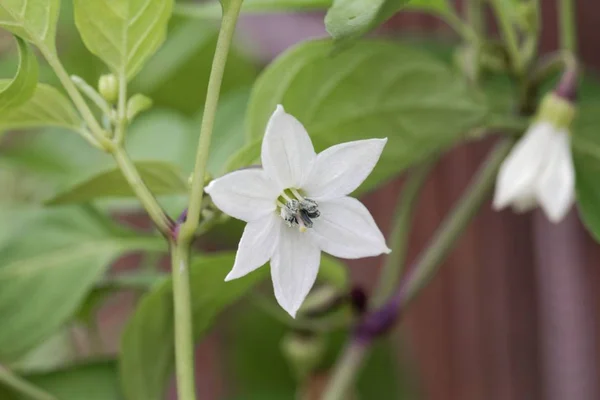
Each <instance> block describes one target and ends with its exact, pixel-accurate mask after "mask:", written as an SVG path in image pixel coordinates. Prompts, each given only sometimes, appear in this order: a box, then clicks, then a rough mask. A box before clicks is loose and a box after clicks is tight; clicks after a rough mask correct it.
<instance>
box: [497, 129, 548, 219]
mask: <svg viewBox="0 0 600 400" xmlns="http://www.w3.org/2000/svg"><path fill="white" fill-rule="evenodd" d="M553 134H554V128H553V127H552V125H551V124H549V123H545V122H543V123H536V124H534V125H532V126H531V128H529V131H528V132H527V133H526V134H525V136H524V137H523V138H522V139H521V140H520V141H519V142H518V143H517V144H516V145H515V147H514V149H513V150H512V151H511V153H510V154H509V155H508V157H506V159H505V160H504V162H503V163H502V166H501V167H500V172H499V173H498V178H497V180H496V193H495V194H494V208H495V209H497V210H498V209H501V208H504V207H506V206H507V205H508V204H510V203H512V202H514V201H515V200H517V199H518V198H526V197H530V196H531V194H532V193H534V191H535V182H536V181H537V178H538V177H539V175H540V173H541V172H542V169H543V167H544V165H545V160H547V155H548V154H547V151H548V147H549V146H550V144H551V138H552V135H553Z"/></svg>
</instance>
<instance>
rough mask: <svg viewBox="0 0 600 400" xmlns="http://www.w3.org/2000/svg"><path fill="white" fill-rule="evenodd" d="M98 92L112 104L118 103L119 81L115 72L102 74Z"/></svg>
mask: <svg viewBox="0 0 600 400" xmlns="http://www.w3.org/2000/svg"><path fill="white" fill-rule="evenodd" d="M98 92H100V94H101V95H102V97H104V100H106V101H108V102H109V103H111V104H114V103H116V101H117V99H118V98H119V81H118V80H117V77H116V76H114V75H113V74H107V75H102V76H101V77H100V80H99V81H98Z"/></svg>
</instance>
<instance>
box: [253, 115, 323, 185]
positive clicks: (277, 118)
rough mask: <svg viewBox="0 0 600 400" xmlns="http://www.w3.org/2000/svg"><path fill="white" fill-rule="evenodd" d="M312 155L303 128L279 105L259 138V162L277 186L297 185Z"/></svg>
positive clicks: (313, 154) (313, 150)
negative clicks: (260, 141) (263, 135)
mask: <svg viewBox="0 0 600 400" xmlns="http://www.w3.org/2000/svg"><path fill="white" fill-rule="evenodd" d="M315 157H316V154H315V149H314V148H313V145H312V142H311V141H310V137H309V136H308V133H307V132H306V129H304V127H303V126H302V124H301V123H300V122H299V121H298V120H297V119H296V118H294V117H293V116H291V115H290V114H287V113H286V112H285V110H284V109H283V107H282V106H281V105H278V106H277V109H276V110H275V112H274V113H273V115H272V116H271V119H270V120H269V123H268V124H267V130H266V132H265V137H264V139H263V142H262V150H261V159H262V166H263V168H264V170H265V172H266V173H267V175H268V176H269V177H271V179H273V180H274V181H275V182H277V184H278V185H279V189H286V188H289V187H293V188H299V187H300V184H301V183H302V180H303V177H304V175H305V171H307V170H308V168H309V167H310V165H311V163H312V161H313V159H314V158H315Z"/></svg>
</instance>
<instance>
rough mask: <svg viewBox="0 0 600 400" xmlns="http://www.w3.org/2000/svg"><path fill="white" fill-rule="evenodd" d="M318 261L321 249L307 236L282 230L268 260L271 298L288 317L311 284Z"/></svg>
mask: <svg viewBox="0 0 600 400" xmlns="http://www.w3.org/2000/svg"><path fill="white" fill-rule="evenodd" d="M320 262H321V250H319V248H318V247H317V246H316V245H315V244H314V243H313V241H312V240H311V238H310V236H309V235H307V234H306V233H301V232H299V231H298V230H297V229H294V228H288V227H287V226H284V227H282V229H281V231H280V235H279V244H278V246H277V248H276V249H275V253H274V254H273V258H272V259H271V278H272V279H273V290H274V292H275V298H277V301H278V302H279V304H280V305H281V307H283V309H284V310H285V311H287V312H288V314H290V315H291V316H292V317H295V316H296V312H297V311H298V309H299V308H300V306H301V305H302V302H303V301H304V299H305V298H306V296H307V295H308V292H309V291H310V289H311V288H312V286H313V285H314V283H315V280H316V279H317V273H318V272H319V264H320Z"/></svg>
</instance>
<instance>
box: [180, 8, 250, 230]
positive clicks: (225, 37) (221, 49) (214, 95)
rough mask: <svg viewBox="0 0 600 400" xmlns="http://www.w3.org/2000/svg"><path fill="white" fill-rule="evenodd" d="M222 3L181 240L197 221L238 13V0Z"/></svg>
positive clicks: (195, 225)
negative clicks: (221, 13)
mask: <svg viewBox="0 0 600 400" xmlns="http://www.w3.org/2000/svg"><path fill="white" fill-rule="evenodd" d="M225 4H226V6H224V7H223V19H222V21H221V29H220V31H219V37H218V39H217V48H216V50H215V55H214V58H213V64H212V68H211V72H210V79H209V81H208V89H207V93H206V102H205V104H204V114H203V117H202V125H201V127H200V139H199V142H198V150H197V153H196V162H195V166H194V172H193V176H192V188H191V193H190V204H189V207H188V217H187V219H186V221H185V223H184V224H183V225H182V227H181V231H180V238H181V240H184V241H190V240H191V239H192V236H193V235H194V232H195V231H196V228H197V227H198V224H199V221H200V210H201V206H202V195H203V192H204V175H205V171H206V164H207V162H208V150H209V148H210V141H211V137H212V133H213V126H214V123H215V116H216V113H217V105H218V103H219V93H220V91H221V82H222V81H223V73H224V71H225V64H226V63H227V55H228V54H229V48H230V46H231V41H232V38H233V33H234V31H235V26H236V23H237V19H238V16H239V14H240V8H241V6H242V0H230V1H228V2H225Z"/></svg>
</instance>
